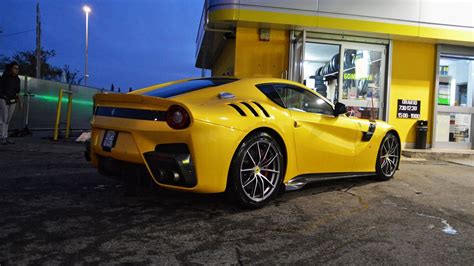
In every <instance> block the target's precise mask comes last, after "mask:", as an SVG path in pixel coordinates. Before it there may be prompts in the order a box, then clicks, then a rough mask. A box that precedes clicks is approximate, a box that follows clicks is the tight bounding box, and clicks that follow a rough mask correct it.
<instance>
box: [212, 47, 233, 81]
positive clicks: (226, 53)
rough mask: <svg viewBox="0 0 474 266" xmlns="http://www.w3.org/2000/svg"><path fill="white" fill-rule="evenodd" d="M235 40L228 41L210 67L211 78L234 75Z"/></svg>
mask: <svg viewBox="0 0 474 266" xmlns="http://www.w3.org/2000/svg"><path fill="white" fill-rule="evenodd" d="M234 72H235V40H228V41H227V42H226V44H225V46H224V49H223V50H222V52H221V54H220V55H219V57H218V58H217V60H216V62H215V63H214V66H213V67H212V75H213V76H234V75H235V73H234Z"/></svg>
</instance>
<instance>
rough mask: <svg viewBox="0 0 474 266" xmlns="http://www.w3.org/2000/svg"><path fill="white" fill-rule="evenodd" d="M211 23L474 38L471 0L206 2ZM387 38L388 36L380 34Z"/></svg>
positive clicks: (248, 0)
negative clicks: (243, 23) (250, 23)
mask: <svg viewBox="0 0 474 266" xmlns="http://www.w3.org/2000/svg"><path fill="white" fill-rule="evenodd" d="M207 2H209V5H206V7H208V8H209V12H210V14H209V18H210V20H211V21H212V22H218V21H227V22H228V21H239V22H253V23H255V24H256V25H257V26H258V24H260V23H266V24H273V25H286V26H288V27H289V28H293V27H294V26H303V27H312V28H320V29H333V30H348V31H355V32H370V33H376V34H390V35H391V36H392V37H393V36H394V35H395V36H397V35H398V36H410V37H417V38H428V39H438V40H454V41H463V42H474V19H473V18H474V17H473V11H474V1H472V0H455V1H441V0H384V1H376V0H358V1H348V0H298V1H288V0H207ZM381 37H386V36H383V35H382V36H381Z"/></svg>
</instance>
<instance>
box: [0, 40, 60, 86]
mask: <svg viewBox="0 0 474 266" xmlns="http://www.w3.org/2000/svg"><path fill="white" fill-rule="evenodd" d="M54 56H56V51H55V50H43V48H41V78H43V79H49V80H56V81H59V80H61V74H62V70H61V68H59V67H56V66H53V65H51V64H50V63H48V60H49V59H51V58H52V57H54ZM11 61H16V62H17V63H18V64H19V65H20V75H26V76H29V77H35V76H36V52H35V50H31V51H22V52H17V53H16V54H14V55H13V56H12V57H5V56H2V57H0V65H3V66H5V65H6V64H8V63H9V62H11Z"/></svg>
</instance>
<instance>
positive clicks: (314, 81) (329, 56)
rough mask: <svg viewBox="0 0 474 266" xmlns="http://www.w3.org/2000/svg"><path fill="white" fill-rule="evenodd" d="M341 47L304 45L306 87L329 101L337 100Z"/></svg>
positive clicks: (319, 44) (314, 44)
mask: <svg viewBox="0 0 474 266" xmlns="http://www.w3.org/2000/svg"><path fill="white" fill-rule="evenodd" d="M340 47H341V45H338V44H326V43H306V48H305V49H306V50H305V59H304V80H305V82H306V86H308V87H309V88H311V89H313V90H315V91H317V92H318V93H319V94H321V95H322V96H324V97H326V98H328V99H329V100H330V101H333V102H334V101H336V100H337V92H338V91H339V84H338V83H339V82H338V77H339V62H340V57H339V51H340Z"/></svg>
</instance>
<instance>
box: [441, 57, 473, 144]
mask: <svg viewBox="0 0 474 266" xmlns="http://www.w3.org/2000/svg"><path fill="white" fill-rule="evenodd" d="M453 51H454V52H456V49H454V50H453ZM438 65H439V69H438V71H439V72H438V84H437V87H438V88H437V92H438V93H437V97H436V101H437V115H436V129H435V130H436V135H435V136H436V146H437V147H438V148H451V149H452V148H459V149H470V148H472V131H473V129H474V127H473V124H472V121H473V119H474V108H473V101H474V58H473V57H471V56H460V55H452V54H443V53H441V54H440V56H439V62H438Z"/></svg>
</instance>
